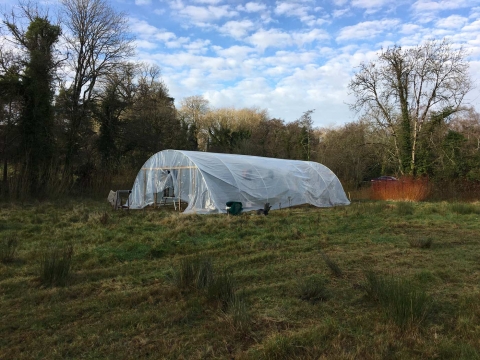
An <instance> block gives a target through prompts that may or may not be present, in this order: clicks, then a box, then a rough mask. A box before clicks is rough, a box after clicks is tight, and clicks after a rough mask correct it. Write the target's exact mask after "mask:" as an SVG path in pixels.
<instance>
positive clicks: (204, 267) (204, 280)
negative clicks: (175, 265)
mask: <svg viewBox="0 0 480 360" xmlns="http://www.w3.org/2000/svg"><path fill="white" fill-rule="evenodd" d="M174 278H175V282H176V284H177V286H178V287H179V288H181V289H188V288H190V289H203V288H206V287H208V286H209V284H210V283H211V282H212V281H213V264H212V260H211V259H210V258H207V257H193V258H185V259H182V261H181V262H180V268H179V270H177V271H176V273H175V276H174Z"/></svg>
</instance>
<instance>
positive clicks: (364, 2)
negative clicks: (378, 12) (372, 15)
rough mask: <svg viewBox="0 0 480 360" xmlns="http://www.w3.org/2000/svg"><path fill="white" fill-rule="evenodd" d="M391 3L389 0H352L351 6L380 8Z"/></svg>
mask: <svg viewBox="0 0 480 360" xmlns="http://www.w3.org/2000/svg"><path fill="white" fill-rule="evenodd" d="M389 3H391V0H352V6H354V7H359V8H363V9H372V8H380V7H383V6H385V5H387V4H389Z"/></svg>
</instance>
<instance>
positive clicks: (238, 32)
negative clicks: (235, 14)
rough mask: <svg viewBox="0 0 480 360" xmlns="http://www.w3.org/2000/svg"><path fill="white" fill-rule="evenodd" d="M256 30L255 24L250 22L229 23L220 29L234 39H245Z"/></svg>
mask: <svg viewBox="0 0 480 360" xmlns="http://www.w3.org/2000/svg"><path fill="white" fill-rule="evenodd" d="M253 28H254V24H253V22H251V21H250V20H248V19H246V20H242V21H228V22H226V23H225V24H223V26H222V27H220V32H221V33H223V34H226V35H229V36H231V37H233V38H234V39H242V38H244V37H245V36H246V35H247V34H248V33H249V32H250V30H252V29H253Z"/></svg>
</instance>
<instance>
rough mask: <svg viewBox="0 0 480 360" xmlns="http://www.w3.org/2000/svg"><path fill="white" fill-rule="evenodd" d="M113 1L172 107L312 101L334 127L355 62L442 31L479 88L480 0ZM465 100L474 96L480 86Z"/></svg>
mask: <svg viewBox="0 0 480 360" xmlns="http://www.w3.org/2000/svg"><path fill="white" fill-rule="evenodd" d="M6 1H12V0H6ZM111 1H112V5H113V7H114V8H116V9H117V10H119V11H123V12H124V13H125V14H126V15H127V17H128V18H129V20H130V26H131V30H132V32H133V33H134V35H135V36H136V39H137V40H136V46H137V58H138V59H139V60H142V61H147V62H152V63H156V64H158V65H159V66H160V67H161V70H162V76H163V79H164V81H165V82H166V84H167V86H168V88H169V89H170V94H171V96H173V97H174V98H175V99H176V105H177V106H179V104H180V101H181V99H182V98H184V97H187V96H192V95H203V96H204V97H205V98H206V99H207V100H209V102H210V104H211V105H212V106H214V107H227V106H228V107H229V106H234V107H237V108H240V107H258V108H262V109H267V110H268V112H269V114H270V116H272V117H277V118H281V119H284V120H286V121H293V120H295V119H297V118H299V117H300V116H301V115H302V113H303V112H304V111H307V110H309V109H315V113H314V114H313V119H314V121H315V125H317V126H334V125H341V124H344V123H346V122H350V121H353V120H355V119H356V118H357V116H356V114H354V113H352V112H350V111H349V109H348V105H347V103H349V102H351V101H352V97H351V95H349V93H348V89H347V84H348V82H349V80H350V79H351V78H352V75H353V74H354V72H355V70H356V66H358V65H359V64H360V63H361V62H362V61H368V60H370V59H374V58H375V56H376V53H377V52H378V50H379V49H380V48H381V47H384V48H385V47H388V46H391V45H393V44H398V45H402V46H410V45H418V44H421V43H422V42H423V41H424V40H427V39H432V38H434V39H442V38H444V37H447V38H449V39H450V40H451V41H452V42H453V43H454V44H458V46H460V45H463V46H464V47H465V48H466V49H467V50H469V52H470V55H469V60H470V63H471V67H470V68H471V73H472V78H473V80H474V81H475V82H476V83H477V87H480V86H478V85H479V84H480V82H479V80H480V76H479V75H478V74H480V0H417V1H414V0H295V1H294V0H286V1H282V0H279V1H267V2H260V1H258V2H256V1H252V2H247V1H238V0H111ZM468 102H469V103H470V104H472V105H476V104H479V103H480V91H479V90H478V89H477V90H476V91H473V92H472V94H470V96H469V98H468ZM476 107H477V110H480V106H476Z"/></svg>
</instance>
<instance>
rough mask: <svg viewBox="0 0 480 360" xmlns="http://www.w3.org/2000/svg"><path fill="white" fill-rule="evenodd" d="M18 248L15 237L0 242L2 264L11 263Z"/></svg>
mask: <svg viewBox="0 0 480 360" xmlns="http://www.w3.org/2000/svg"><path fill="white" fill-rule="evenodd" d="M17 248H18V241H17V238H16V237H7V238H4V239H2V241H1V242H0V261H1V262H2V263H4V264H6V263H9V262H12V261H13V259H14V258H15V254H16V252H17Z"/></svg>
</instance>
